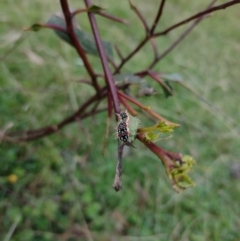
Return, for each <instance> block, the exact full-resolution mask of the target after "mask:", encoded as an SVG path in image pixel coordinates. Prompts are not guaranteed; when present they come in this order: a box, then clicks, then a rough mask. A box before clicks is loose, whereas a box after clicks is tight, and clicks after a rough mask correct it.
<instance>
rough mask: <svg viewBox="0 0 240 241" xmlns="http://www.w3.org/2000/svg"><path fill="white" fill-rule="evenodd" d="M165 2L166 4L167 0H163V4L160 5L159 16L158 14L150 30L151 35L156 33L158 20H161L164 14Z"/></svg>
mask: <svg viewBox="0 0 240 241" xmlns="http://www.w3.org/2000/svg"><path fill="white" fill-rule="evenodd" d="M164 4H165V0H162V2H161V4H160V6H159V10H158V13H157V16H156V18H155V20H154V22H153V25H152V28H151V30H150V33H151V35H152V34H153V33H154V30H155V28H156V27H157V24H158V22H159V20H160V18H161V16H162V12H163V8H164Z"/></svg>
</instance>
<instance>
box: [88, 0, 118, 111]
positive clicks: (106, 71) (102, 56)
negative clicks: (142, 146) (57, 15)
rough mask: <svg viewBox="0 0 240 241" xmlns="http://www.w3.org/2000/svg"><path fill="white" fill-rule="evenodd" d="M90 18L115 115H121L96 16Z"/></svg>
mask: <svg viewBox="0 0 240 241" xmlns="http://www.w3.org/2000/svg"><path fill="white" fill-rule="evenodd" d="M84 1H85V4H86V6H87V7H88V8H89V7H90V6H91V5H92V3H91V0H84ZM88 17H89V21H90V23H91V27H92V31H93V34H94V38H95V41H96V45H97V48H98V51H99V55H100V59H101V62H102V66H103V70H104V74H105V80H106V83H107V85H108V87H109V90H110V92H111V95H112V100H113V105H114V110H115V113H120V106H119V100H118V95H117V90H116V87H115V84H114V82H113V77H112V73H111V72H110V69H109V66H108V61H107V57H106V54H105V52H104V49H103V46H102V42H101V39H100V35H99V31H98V27H97V23H96V19H95V16H94V14H93V13H89V12H88Z"/></svg>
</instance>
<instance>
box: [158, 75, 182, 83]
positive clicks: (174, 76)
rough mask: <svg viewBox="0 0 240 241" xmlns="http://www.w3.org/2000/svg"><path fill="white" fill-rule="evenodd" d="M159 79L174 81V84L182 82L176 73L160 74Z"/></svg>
mask: <svg viewBox="0 0 240 241" xmlns="http://www.w3.org/2000/svg"><path fill="white" fill-rule="evenodd" d="M161 78H163V79H166V80H169V81H175V82H181V81H183V78H182V76H181V75H180V74H178V73H173V74H161Z"/></svg>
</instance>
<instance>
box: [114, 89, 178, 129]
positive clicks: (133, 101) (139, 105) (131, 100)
mask: <svg viewBox="0 0 240 241" xmlns="http://www.w3.org/2000/svg"><path fill="white" fill-rule="evenodd" d="M118 94H119V95H120V96H121V97H123V98H125V99H126V100H128V101H130V102H131V103H133V104H134V105H136V106H138V107H139V108H141V109H142V110H144V111H146V112H147V113H149V114H150V115H151V116H153V117H155V118H156V119H158V120H160V121H163V122H165V123H167V124H169V125H173V126H179V124H177V123H173V122H170V121H168V120H167V119H165V118H164V117H162V116H161V115H159V114H157V113H156V112H155V111H153V110H151V109H150V107H149V106H145V105H143V104H142V103H140V102H139V101H137V100H136V99H133V98H132V97H130V96H128V95H126V94H124V93H122V92H120V91H118Z"/></svg>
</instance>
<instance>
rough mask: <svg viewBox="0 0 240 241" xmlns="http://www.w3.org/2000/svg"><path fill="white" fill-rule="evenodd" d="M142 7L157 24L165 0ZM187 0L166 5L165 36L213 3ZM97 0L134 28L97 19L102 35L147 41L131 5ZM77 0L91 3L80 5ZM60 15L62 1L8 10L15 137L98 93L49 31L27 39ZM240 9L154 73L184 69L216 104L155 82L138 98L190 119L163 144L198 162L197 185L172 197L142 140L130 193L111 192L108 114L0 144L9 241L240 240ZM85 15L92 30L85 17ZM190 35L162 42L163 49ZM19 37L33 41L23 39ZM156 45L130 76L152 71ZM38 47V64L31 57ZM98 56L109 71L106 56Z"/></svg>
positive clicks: (1, 200)
mask: <svg viewBox="0 0 240 241" xmlns="http://www.w3.org/2000/svg"><path fill="white" fill-rule="evenodd" d="M135 2H137V3H138V4H139V9H140V10H141V12H142V13H143V14H144V15H145V16H147V21H148V22H149V23H151V22H152V20H153V16H154V13H155V12H156V6H157V3H158V1H152V2H151V4H146V3H144V1H141V2H140V1H135ZM180 2H181V3H178V2H177V1H167V4H166V9H165V13H164V16H163V18H162V20H161V24H160V26H159V27H158V29H159V30H160V29H164V28H165V27H167V26H169V25H170V24H172V23H175V22H176V21H178V20H180V19H183V18H185V17H187V16H189V15H191V14H192V13H194V12H196V11H197V10H199V8H200V9H203V8H204V7H205V5H206V4H207V3H208V1H206V0H204V1H191V3H189V2H190V1H186V0H185V1H180ZM223 2H224V1H218V3H219V4H220V3H223ZM94 3H96V4H98V5H100V4H101V6H103V7H105V8H107V10H108V11H109V12H110V13H112V14H115V15H116V16H120V17H122V18H125V19H128V20H129V21H130V22H131V24H130V26H129V27H125V26H123V25H121V24H117V23H116V24H115V23H111V22H109V21H108V20H105V19H102V18H100V17H97V20H98V23H99V27H100V30H101V36H102V38H104V39H105V40H108V41H110V42H112V43H115V44H117V45H118V46H120V48H121V50H122V52H123V54H124V55H126V54H127V53H128V52H129V50H131V49H133V48H134V46H136V44H137V43H138V41H139V40H140V39H141V38H142V36H143V34H142V27H141V24H140V23H139V22H138V20H137V18H136V16H135V15H134V14H132V12H131V10H130V9H129V7H128V3H127V1H119V2H118V3H117V4H116V3H113V2H111V1H108V0H104V1H94ZM72 4H73V6H75V7H81V6H82V5H81V4H82V2H81V1H80V2H79V3H78V2H77V1H72ZM79 5H80V6H79ZM59 9H60V6H59V4H58V3H57V2H55V1H30V0H25V1H13V0H11V1H6V0H5V1H2V2H1V3H0V33H1V34H0V40H1V41H0V57H2V56H6V57H5V58H4V59H3V60H0V86H1V87H0V103H1V105H0V116H1V118H0V126H1V127H0V128H1V130H5V129H6V128H9V127H10V125H13V126H12V127H11V128H12V130H25V129H28V128H30V129H31V128H39V127H42V126H45V125H49V124H54V123H58V122H59V121H61V120H62V119H63V118H64V117H66V116H67V115H69V114H71V113H72V112H73V111H74V110H76V109H77V108H78V107H79V106H80V105H81V103H82V102H83V101H84V100H85V99H86V98H87V97H88V96H90V95H91V94H92V93H93V91H92V89H91V88H89V87H86V86H83V85H80V84H78V83H76V82H74V81H72V80H75V79H79V78H82V77H87V73H86V71H85V70H84V68H83V67H82V66H79V65H76V61H77V60H78V56H77V54H76V53H75V51H74V49H72V48H71V47H69V46H68V45H67V44H65V43H64V42H62V41H60V40H59V39H58V38H57V37H56V36H55V35H54V34H53V33H52V32H51V31H50V30H42V31H40V32H37V33H35V32H29V33H25V32H22V28H24V27H27V26H30V25H31V24H33V23H35V22H45V21H46V20H47V19H48V18H49V17H50V15H51V14H52V13H54V12H57V11H59ZM238 12H239V6H238V5H236V6H234V7H232V8H229V9H227V10H225V11H220V12H218V13H215V14H212V15H211V17H209V18H208V19H206V20H204V21H203V22H202V23H201V24H200V25H199V26H198V27H197V28H196V29H195V30H194V31H193V32H192V33H191V34H190V35H189V36H188V37H187V38H186V39H185V40H184V41H183V42H182V44H181V45H179V46H178V47H177V48H176V49H175V50H174V51H173V52H172V53H171V54H169V55H168V56H167V57H166V58H165V59H164V61H162V62H161V63H159V64H158V65H157V66H156V68H155V69H156V70H158V71H162V72H168V73H180V74H181V75H182V76H183V77H184V83H186V84H187V85H188V86H190V87H191V88H192V89H194V90H195V91H196V92H197V93H199V95H200V96H201V97H202V98H204V99H206V100H207V101H208V102H210V103H211V106H209V105H208V104H206V103H205V102H202V101H201V100H200V99H199V98H197V97H196V96H194V95H193V94H192V93H190V92H189V91H187V90H185V89H183V88H182V87H180V86H177V85H174V91H175V95H174V96H173V97H171V98H168V99H165V98H164V95H163V93H162V91H161V89H160V88H159V87H158V86H157V85H154V84H152V83H151V84H152V85H153V86H155V88H157V89H158V94H157V95H156V96H154V97H153V98H148V99H147V98H142V99H141V100H140V101H141V102H143V103H145V104H146V105H150V106H151V108H152V109H154V110H156V111H157V112H158V113H160V114H161V115H163V116H164V117H166V118H168V119H169V120H172V121H174V122H178V123H180V124H181V128H178V129H177V130H176V131H175V132H174V136H173V138H171V139H166V140H162V141H160V142H159V145H161V146H163V147H164V148H166V149H168V150H172V151H175V152H181V153H183V154H190V155H192V156H193V157H194V158H195V159H196V160H197V165H196V167H195V171H194V173H193V175H192V178H193V179H194V181H195V183H196V187H194V188H191V189H189V190H186V191H184V192H183V193H181V194H177V193H175V192H174V191H173V190H172V189H171V186H170V183H169V181H168V179H167V177H166V174H165V172H164V169H163V167H162V164H161V163H160V162H159V160H158V159H157V158H156V157H155V156H154V155H153V154H152V153H151V152H150V151H149V150H147V149H145V148H144V147H143V145H142V144H140V143H139V142H136V143H134V145H136V147H137V149H131V150H130V152H129V153H128V154H127V155H126V156H125V158H124V173H123V185H124V186H123V190H122V191H121V192H119V193H116V192H115V191H114V190H113V189H112V187H111V186H112V182H113V177H114V172H115V166H116V155H117V154H116V145H117V143H116V140H115V139H114V125H115V123H114V121H113V120H112V122H113V123H112V128H111V135H110V140H109V143H108V146H107V149H106V154H105V156H102V155H101V149H102V142H103V137H104V134H105V126H106V113H102V114H99V115H98V116H97V118H93V119H91V118H90V119H87V120H83V121H82V123H81V124H79V123H75V124H72V125H69V126H67V127H65V128H64V129H63V130H61V131H59V132H58V133H56V134H55V135H52V136H49V137H46V138H44V139H40V140H37V141H33V142H28V143H21V144H18V145H13V144H5V143H1V145H0V163H1V165H0V240H4V241H6V240H11V241H20V240H23V241H38V240H39V241H40V240H41V241H50V240H69V241H73V240H87V241H89V240H97V241H102V240H104V241H105V240H109V241H110V240H122V241H135V240H142V241H148V240H149V241H159V240H163V241H165V240H166V241H173V240H181V241H187V240H191V241H206V240H209V241H219V240H225V241H238V240H240V234H239V225H240V218H239V217H240V208H239V194H240V185H239V180H236V179H233V178H231V177H230V175H229V170H230V167H231V165H232V163H233V162H239V146H240V140H239V133H240V129H239V125H238V123H239V121H240V109H239V105H238V101H239V93H238V92H239V76H240V69H239V67H238V65H239V60H240V59H239V49H240V44H239V39H240V32H239V23H238ZM77 20H78V22H79V24H80V25H81V27H82V29H84V30H86V31H89V29H90V27H89V24H88V22H87V18H86V17H84V15H81V16H78V17H77ZM106 26H107V28H106ZM183 29H184V27H183V28H180V29H178V30H177V31H176V32H173V33H171V34H169V35H168V36H166V37H163V38H159V39H158V40H157V44H158V48H159V51H161V50H164V49H165V48H166V47H167V46H168V45H169V43H170V42H172V41H174V40H175V39H176V37H177V36H178V34H179V33H180V32H181V31H183ZM18 36H19V37H20V38H19V39H18V40H17V41H14V37H16V38H17V37H18ZM21 39H24V41H22V42H21V43H19V41H21ZM18 43H19V45H18ZM14 46H16V48H15V50H14V51H12V52H11V53H9V54H7V53H8V51H9V50H11V49H12V48H13V47H14ZM150 50H151V48H150V47H149V46H146V47H144V49H143V50H142V51H141V52H140V53H139V54H138V55H137V56H136V58H134V59H133V60H131V61H130V63H129V65H126V66H125V68H124V71H128V72H129V71H132V72H135V71H138V70H141V69H142V68H144V67H145V66H146V65H147V64H148V63H150V61H151V54H150ZM32 52H33V53H34V54H36V55H37V56H38V60H39V59H40V60H39V61H37V60H35V59H34V60H33V59H31V58H30V57H29V53H30V54H31V53H32ZM90 60H91V62H92V63H94V67H95V69H96V70H97V71H98V72H100V71H102V70H101V65H100V63H99V61H98V59H97V58H93V57H91V58H90ZM148 81H149V83H150V79H148ZM103 104H106V103H105V102H104V103H103ZM216 108H217V109H218V110H216ZM139 118H140V119H141V122H142V125H146V126H147V125H149V124H150V121H149V120H147V119H146V118H145V117H144V116H143V115H140V116H139ZM10 174H16V175H17V176H18V180H17V182H16V183H14V184H11V183H9V182H8V180H7V177H8V176H9V175H10Z"/></svg>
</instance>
